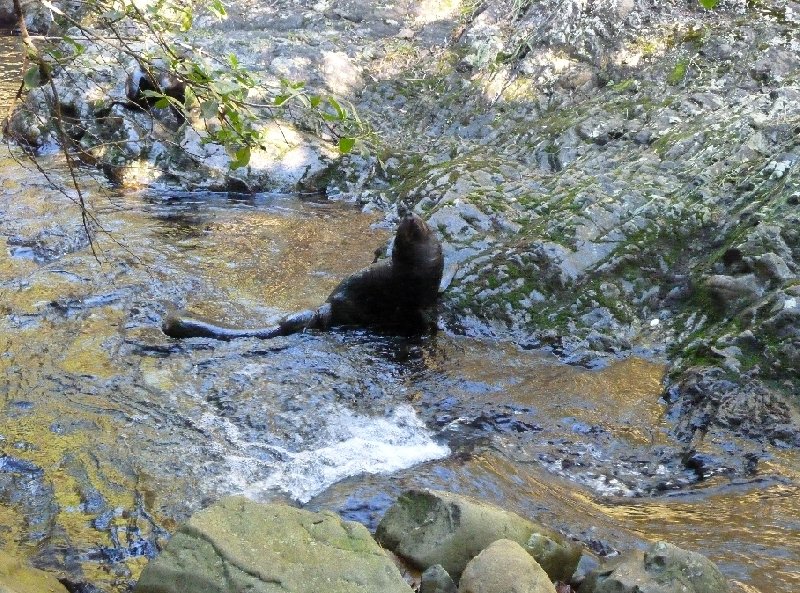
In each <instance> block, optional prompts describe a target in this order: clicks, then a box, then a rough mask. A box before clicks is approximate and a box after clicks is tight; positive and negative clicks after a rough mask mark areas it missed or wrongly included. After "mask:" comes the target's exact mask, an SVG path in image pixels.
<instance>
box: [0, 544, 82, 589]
mask: <svg viewBox="0 0 800 593" xmlns="http://www.w3.org/2000/svg"><path fill="white" fill-rule="evenodd" d="M0 593H67V590H66V589H65V588H64V585H62V584H61V583H59V582H58V579H56V577H54V576H53V575H51V574H48V573H46V572H43V571H41V570H37V569H35V568H30V567H28V566H26V565H24V564H23V563H22V562H21V561H20V560H18V559H16V558H13V557H11V556H7V555H6V554H5V553H2V554H0Z"/></svg>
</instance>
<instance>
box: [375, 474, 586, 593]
mask: <svg viewBox="0 0 800 593" xmlns="http://www.w3.org/2000/svg"><path fill="white" fill-rule="evenodd" d="M375 537H376V539H377V540H378V541H379V542H380V544H381V545H383V546H384V547H386V548H388V549H390V550H392V551H393V552H395V553H396V554H398V555H400V556H403V557H404V558H407V559H409V560H410V561H411V562H413V563H414V564H415V565H416V566H418V567H420V568H422V569H427V568H428V567H430V566H433V565H435V564H440V565H442V567H443V568H444V569H445V570H446V571H447V572H448V573H449V574H450V575H451V576H452V577H453V578H454V579H458V578H459V577H460V575H461V573H462V572H463V570H464V567H465V566H466V565H467V563H468V562H469V561H470V560H471V559H472V558H473V557H474V556H475V555H476V554H478V553H479V552H480V551H481V550H483V549H484V548H486V547H487V546H488V545H489V544H491V543H492V542H494V541H496V540H498V539H511V540H513V541H515V542H517V543H518V544H519V545H522V546H526V549H528V546H530V549H528V552H529V553H530V554H531V555H533V557H534V559H535V560H536V561H537V562H539V564H541V565H542V566H543V567H549V569H550V570H551V571H552V572H550V573H548V574H550V576H551V578H553V579H554V580H555V579H558V578H563V576H564V575H566V577H567V578H569V576H571V575H572V573H573V572H574V570H575V566H576V565H577V563H578V560H579V558H580V547H579V546H577V545H575V544H572V543H570V542H567V541H566V540H565V539H564V538H563V537H562V536H560V535H558V534H556V533H555V532H553V531H552V530H550V529H548V528H546V527H544V526H541V525H537V524H536V523H534V522H532V521H529V520H527V519H524V518H522V517H520V516H519V515H516V514H515V513H511V512H509V511H505V510H503V509H501V508H498V507H495V506H493V505H490V504H487V503H483V502H479V501H475V500H472V499H470V498H467V497H465V496H459V495H456V494H451V493H446V492H438V491H433V490H409V491H408V492H406V493H405V494H403V495H402V496H401V497H400V498H398V500H397V502H396V503H395V504H394V506H392V507H391V508H390V509H389V510H388V511H387V512H386V515H384V517H383V519H382V520H381V522H380V524H379V525H378V529H377V531H376V533H375Z"/></svg>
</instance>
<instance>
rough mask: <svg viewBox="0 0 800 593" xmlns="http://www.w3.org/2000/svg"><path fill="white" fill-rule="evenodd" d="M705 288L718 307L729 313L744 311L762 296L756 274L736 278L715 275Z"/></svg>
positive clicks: (710, 278)
mask: <svg viewBox="0 0 800 593" xmlns="http://www.w3.org/2000/svg"><path fill="white" fill-rule="evenodd" d="M705 287H706V288H707V289H708V291H709V292H710V293H711V295H712V296H713V297H714V299H715V300H716V302H717V304H718V306H719V307H720V308H721V309H722V310H724V311H727V312H732V311H736V310H739V309H742V308H743V307H745V306H747V305H749V304H751V303H752V302H753V301H754V300H755V299H756V298H758V297H759V296H761V290H760V288H759V284H758V281H757V280H756V277H755V275H754V274H747V275H745V276H736V277H734V276H725V275H722V274H715V275H713V276H710V277H709V278H707V279H706V281H705Z"/></svg>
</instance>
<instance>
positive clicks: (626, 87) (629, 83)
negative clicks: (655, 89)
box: [611, 78, 636, 93]
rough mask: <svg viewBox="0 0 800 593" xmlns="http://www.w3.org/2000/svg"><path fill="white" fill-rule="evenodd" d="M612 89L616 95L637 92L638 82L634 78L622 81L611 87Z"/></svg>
mask: <svg viewBox="0 0 800 593" xmlns="http://www.w3.org/2000/svg"><path fill="white" fill-rule="evenodd" d="M611 89H612V90H613V91H614V92H615V93H624V92H626V91H635V90H636V81H635V80H633V79H632V78H628V79H626V80H622V81H620V82H618V83H617V84H615V85H614V86H612V87H611Z"/></svg>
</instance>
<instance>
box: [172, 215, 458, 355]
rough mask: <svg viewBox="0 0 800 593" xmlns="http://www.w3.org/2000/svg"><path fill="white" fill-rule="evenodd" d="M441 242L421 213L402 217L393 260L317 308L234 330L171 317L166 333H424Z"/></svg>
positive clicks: (358, 276)
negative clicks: (337, 329) (348, 329)
mask: <svg viewBox="0 0 800 593" xmlns="http://www.w3.org/2000/svg"><path fill="white" fill-rule="evenodd" d="M443 269H444V258H443V257H442V246H441V244H440V243H439V241H438V240H437V239H436V237H435V236H434V234H433V232H432V231H431V229H430V228H429V227H428V225H427V224H425V221H423V220H422V219H421V218H420V217H419V216H416V215H411V216H408V217H406V218H404V219H403V221H402V222H401V223H400V226H399V227H398V229H397V235H396V236H395V239H394V246H393V248H392V257H391V259H386V260H382V261H379V262H376V263H374V264H372V265H371V266H368V267H366V268H364V269H363V270H360V271H358V272H356V273H355V274H353V275H351V276H349V277H347V278H345V279H344V280H342V282H341V283H340V284H339V286H337V287H336V288H335V289H334V290H333V292H332V293H331V294H330V296H329V297H328V299H327V300H326V301H325V303H324V304H323V305H322V306H321V307H319V308H318V309H316V310H309V311H301V312H299V313H295V314H293V315H289V316H288V317H286V318H284V319H283V320H281V321H280V322H279V323H278V324H277V325H275V326H272V327H263V328H252V329H238V328H229V327H224V326H220V325H216V324H213V323H209V322H206V321H203V320H200V319H193V318H189V317H174V316H170V317H167V318H166V319H165V320H164V323H163V324H162V329H163V330H164V333H165V334H167V335H168V336H171V337H173V338H193V337H206V338H215V339H217V340H232V339H235V338H262V339H267V338H274V337H277V336H286V335H289V334H293V333H296V332H299V331H303V330H305V329H321V330H326V329H328V328H330V327H333V326H347V325H352V326H362V327H367V326H372V327H382V328H388V329H393V330H396V331H398V332H403V333H405V332H413V331H419V329H420V328H421V327H422V326H423V324H424V313H425V310H426V309H429V308H430V307H431V306H432V305H433V304H434V303H435V302H436V298H437V296H438V293H439V283H440V282H441V279H442V271H443Z"/></svg>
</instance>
